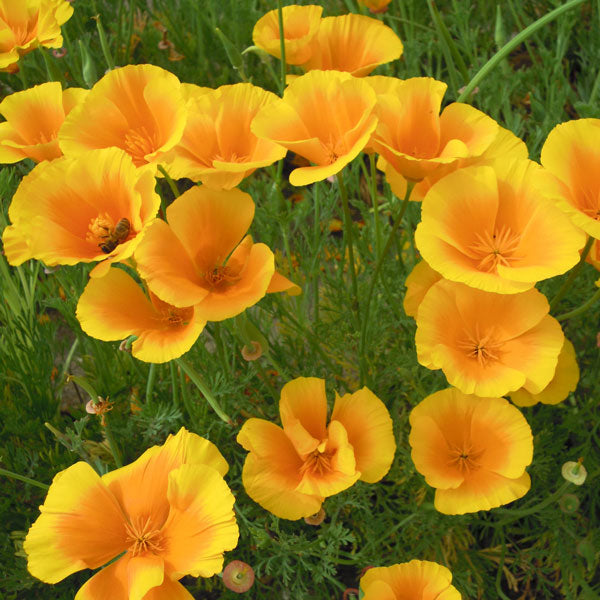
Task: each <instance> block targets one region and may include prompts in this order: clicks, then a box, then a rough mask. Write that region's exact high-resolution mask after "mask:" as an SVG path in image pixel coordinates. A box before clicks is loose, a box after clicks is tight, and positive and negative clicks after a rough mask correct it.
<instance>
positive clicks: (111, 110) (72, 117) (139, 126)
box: [58, 65, 187, 166]
mask: <svg viewBox="0 0 600 600" xmlns="http://www.w3.org/2000/svg"><path fill="white" fill-rule="evenodd" d="M186 115H187V112H186V105H185V102H184V100H183V96H182V92H181V84H180V83H179V80H178V79H177V77H175V75H173V74H172V73H169V71H165V70H164V69H161V68H160V67H155V66H153V65H128V66H126V67H120V68H118V69H113V70H112V71H109V72H108V73H107V74H106V75H105V76H104V77H102V79H100V81H98V83H96V84H95V85H94V87H93V88H92V89H91V90H90V92H89V94H88V95H87V96H86V98H85V101H84V102H83V103H82V104H81V105H79V106H77V107H76V108H75V109H74V110H73V111H71V113H70V114H69V115H68V116H67V118H66V119H65V122H64V124H63V126H62V127H61V129H60V132H59V134H58V138H59V142H60V147H61V148H62V151H63V152H64V153H65V154H67V155H68V154H79V153H81V152H84V151H85V150H90V149H92V148H109V147H111V146H116V147H117V148H122V149H123V150H125V152H127V153H128V154H129V155H131V157H132V158H133V162H134V163H135V164H136V166H140V165H144V164H146V163H150V162H158V160H159V159H160V157H161V156H162V154H163V153H164V152H166V151H168V150H171V148H173V147H174V146H175V144H177V142H179V140H180V139H181V134H182V133H183V128H184V125H185V119H186Z"/></svg>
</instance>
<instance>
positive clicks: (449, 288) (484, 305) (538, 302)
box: [415, 279, 564, 397]
mask: <svg viewBox="0 0 600 600" xmlns="http://www.w3.org/2000/svg"><path fill="white" fill-rule="evenodd" d="M548 309H549V305H548V301H547V300H546V298H545V296H544V295H543V294H541V293H540V292H538V291H537V290H536V289H535V288H534V289H531V290H528V291H526V292H521V293H520V294H493V293H491V292H483V291H481V290H476V289H474V288H470V287H468V286H466V285H464V284H462V283H455V282H453V281H447V280H444V279H443V280H441V281H438V282H437V283H436V284H435V285H433V286H432V287H431V289H430V290H429V291H428V292H427V294H426V295H425V298H423V301H422V302H421V304H420V306H419V312H418V314H417V332H416V335H415V344H416V346H417V357H418V360H419V362H420V363H421V364H422V365H423V366H425V367H427V368H429V369H442V371H443V372H444V375H445V376H446V379H447V380H448V382H449V383H450V385H453V386H455V387H457V388H458V389H460V390H461V391H462V392H464V393H465V394H476V395H477V396H493V397H496V396H503V395H505V394H507V393H508V392H513V391H515V390H518V389H519V388H521V387H525V389H527V390H528V391H530V392H532V393H534V394H537V393H539V392H540V391H541V390H543V389H544V388H545V387H546V386H547V385H548V384H549V383H550V381H551V379H552V377H554V371H555V370H556V363H557V361H558V354H559V352H560V349H561V348H562V345H563V340H564V335H563V332H562V330H561V328H560V325H559V324H558V321H556V319H554V318H552V317H551V316H550V315H549V314H548Z"/></svg>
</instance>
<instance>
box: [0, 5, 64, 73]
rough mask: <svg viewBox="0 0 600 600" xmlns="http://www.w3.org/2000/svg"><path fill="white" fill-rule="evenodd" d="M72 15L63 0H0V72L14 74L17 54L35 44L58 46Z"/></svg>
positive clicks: (33, 47)
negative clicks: (61, 27) (63, 27)
mask: <svg viewBox="0 0 600 600" xmlns="http://www.w3.org/2000/svg"><path fill="white" fill-rule="evenodd" d="M72 14H73V7H72V6H71V4H70V3H69V2H68V1H67V0H0V71H7V72H9V73H16V72H17V71H18V70H19V67H18V65H17V63H18V61H19V57H20V56H22V55H23V54H27V53H28V52H31V51H32V50H34V49H35V48H37V47H38V46H45V47H46V48H60V47H61V46H62V45H63V39H62V35H61V33H60V26H61V25H62V24H63V23H65V22H66V21H68V20H69V19H70V18H71V15H72Z"/></svg>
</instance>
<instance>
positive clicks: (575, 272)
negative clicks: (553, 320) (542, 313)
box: [550, 236, 596, 311]
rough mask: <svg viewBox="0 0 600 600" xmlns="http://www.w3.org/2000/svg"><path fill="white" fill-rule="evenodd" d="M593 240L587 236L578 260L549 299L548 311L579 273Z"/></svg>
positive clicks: (553, 306) (562, 295)
mask: <svg viewBox="0 0 600 600" xmlns="http://www.w3.org/2000/svg"><path fill="white" fill-rule="evenodd" d="M595 241H596V240H595V239H594V238H593V237H591V236H590V237H589V238H588V241H587V242H586V243H585V246H584V247H583V250H582V251H581V256H580V257H579V262H578V263H577V264H576V265H575V266H574V267H573V268H572V269H571V272H570V273H569V276H568V277H567V278H566V279H565V281H564V283H563V284H562V286H561V288H560V289H559V290H558V292H556V296H554V298H552V300H551V301H550V311H552V309H553V308H555V307H556V305H557V304H558V303H559V302H560V301H561V300H562V299H563V298H564V296H565V294H566V293H567V292H568V291H569V289H570V287H571V285H572V284H573V281H575V278H576V277H577V275H578V274H579V271H581V267H583V263H585V259H586V258H587V255H588V254H589V253H590V250H591V249H592V246H593V245H594V242H595Z"/></svg>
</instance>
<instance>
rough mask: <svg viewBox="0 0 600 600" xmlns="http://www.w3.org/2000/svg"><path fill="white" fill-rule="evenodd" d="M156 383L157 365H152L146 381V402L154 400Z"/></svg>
mask: <svg viewBox="0 0 600 600" xmlns="http://www.w3.org/2000/svg"><path fill="white" fill-rule="evenodd" d="M155 381H156V364H155V363H150V368H149V369H148V379H146V396H145V398H146V402H148V401H150V400H152V391H153V390H154V382H155Z"/></svg>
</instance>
